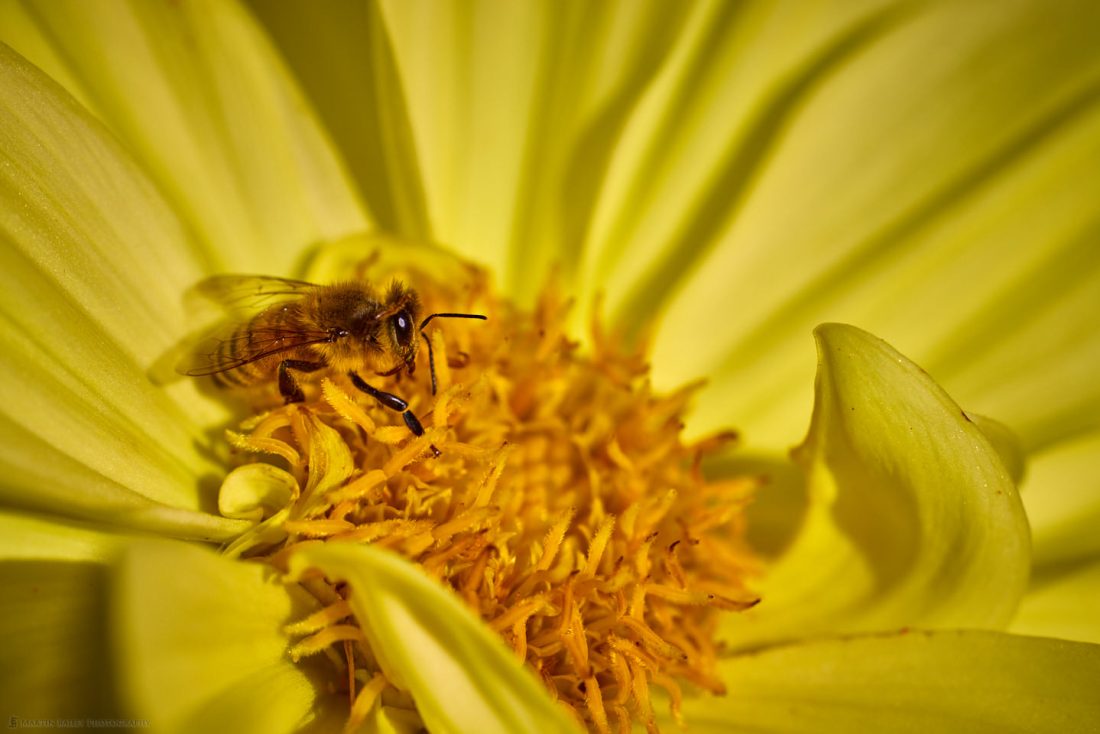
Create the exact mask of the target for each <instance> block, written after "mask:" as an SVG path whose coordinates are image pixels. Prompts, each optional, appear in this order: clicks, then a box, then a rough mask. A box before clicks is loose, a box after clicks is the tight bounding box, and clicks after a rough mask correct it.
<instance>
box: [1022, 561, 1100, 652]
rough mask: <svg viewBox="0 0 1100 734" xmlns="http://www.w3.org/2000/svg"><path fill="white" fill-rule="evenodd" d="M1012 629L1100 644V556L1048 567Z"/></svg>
mask: <svg viewBox="0 0 1100 734" xmlns="http://www.w3.org/2000/svg"><path fill="white" fill-rule="evenodd" d="M1010 629H1011V630H1012V631H1013V632H1017V633H1019V634H1024V635H1042V636H1044V637H1060V638H1063V639H1066V640H1079V641H1081V642H1094V643H1100V559H1095V558H1094V559H1093V560H1092V561H1090V562H1083V563H1078V564H1076V565H1073V566H1069V567H1066V568H1062V569H1059V570H1057V571H1055V570H1048V571H1047V572H1046V573H1044V574H1043V575H1042V576H1041V577H1040V578H1037V579H1035V581H1034V582H1033V584H1032V587H1031V588H1030V589H1028V593H1027V596H1025V597H1024V600H1023V602H1022V603H1021V604H1020V609H1019V611H1018V612H1017V613H1016V617H1015V619H1013V621H1012V626H1011V627H1010Z"/></svg>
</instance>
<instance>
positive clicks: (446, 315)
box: [420, 313, 489, 395]
mask: <svg viewBox="0 0 1100 734" xmlns="http://www.w3.org/2000/svg"><path fill="white" fill-rule="evenodd" d="M432 319H481V320H482V321H488V320H489V317H488V316H483V315H482V314H479V313H433V314H431V315H429V316H427V317H425V318H424V320H423V321H421V322H420V336H422V337H424V343H425V344H427V345H428V371H429V372H431V375H432V395H435V390H436V382H435V354H434V353H433V352H432V340H431V339H429V338H428V335H427V334H425V333H424V327H425V326H427V325H428V322H429V321H431V320H432Z"/></svg>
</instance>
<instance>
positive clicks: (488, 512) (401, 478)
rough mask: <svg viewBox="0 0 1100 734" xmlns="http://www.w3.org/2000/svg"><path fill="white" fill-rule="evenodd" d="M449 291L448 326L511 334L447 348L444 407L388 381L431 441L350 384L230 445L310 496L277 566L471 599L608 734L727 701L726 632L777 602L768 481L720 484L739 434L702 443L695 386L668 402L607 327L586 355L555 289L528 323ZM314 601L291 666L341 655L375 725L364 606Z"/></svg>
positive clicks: (438, 399) (359, 702) (442, 345)
mask: <svg viewBox="0 0 1100 734" xmlns="http://www.w3.org/2000/svg"><path fill="white" fill-rule="evenodd" d="M477 282H478V283H481V282H483V281H482V280H478V281H477ZM429 285H430V283H429V282H427V280H426V279H425V282H424V283H423V284H418V286H419V290H420V294H421V298H422V299H424V301H425V302H426V306H428V307H429V308H431V309H433V310H435V311H451V310H455V309H456V308H464V309H466V310H469V311H471V312H475V311H476V312H485V313H487V314H488V316H489V321H488V322H485V323H482V322H476V323H475V324H463V323H454V324H453V323H451V322H448V323H447V324H446V327H443V326H440V327H439V328H435V327H434V326H433V327H432V328H431V329H430V330H429V331H430V338H431V340H432V342H431V343H432V349H433V353H434V357H435V360H436V378H437V382H438V392H437V394H436V395H434V396H433V395H432V394H431V391H430V388H429V381H428V379H427V375H426V374H423V375H422V373H421V372H420V371H418V372H417V375H416V379H415V380H410V379H408V376H405V377H404V378H402V379H401V380H400V381H398V376H397V375H394V376H389V377H385V376H379V377H377V378H376V379H375V378H373V377H372V379H371V384H372V385H375V386H376V387H378V389H384V390H387V391H389V392H392V393H393V394H395V395H398V396H400V397H401V398H402V399H403V400H406V401H407V402H408V403H409V406H410V409H411V410H413V411H414V412H415V414H416V415H417V416H418V418H419V419H420V422H421V424H422V426H423V427H424V435H421V436H413V435H411V433H410V431H409V429H408V427H407V426H406V425H404V421H402V420H401V418H400V417H399V416H398V414H396V413H395V412H393V411H392V410H389V409H387V408H385V407H383V406H380V405H379V404H378V403H377V402H376V401H374V400H373V399H372V398H370V397H368V396H366V395H361V394H358V393H356V392H350V393H349V392H348V390H350V389H351V386H350V384H349V383H348V382H347V381H346V380H344V379H343V378H342V377H341V376H340V375H331V376H329V377H326V378H324V379H322V380H321V388H320V390H319V391H318V390H316V388H314V389H313V390H312V392H309V393H307V395H308V396H309V399H307V401H306V402H305V403H302V404H296V405H289V406H282V407H278V408H275V409H272V410H270V412H267V413H264V414H262V415H261V416H259V417H257V418H253V419H249V420H248V421H246V422H245V424H244V425H243V426H242V428H241V432H240V433H235V432H230V433H228V434H227V435H228V437H229V441H230V443H231V444H232V445H233V446H234V447H235V448H237V449H239V450H240V451H243V452H247V453H249V454H268V455H272V456H275V457H277V458H276V459H275V460H276V461H281V462H284V463H285V464H286V465H287V466H286V469H287V470H288V471H289V472H290V473H291V474H292V475H293V476H294V477H295V479H297V480H298V481H299V483H300V486H302V487H303V491H302V496H301V497H298V498H296V499H295V500H294V501H293V502H292V503H291V504H290V505H289V506H288V507H287V508H286V510H285V511H286V518H285V519H280V522H282V526H281V527H282V529H283V530H284V531H285V533H287V534H288V537H287V538H286V539H285V540H284V541H282V543H281V544H278V545H274V546H273V547H270V548H268V547H266V546H260V548H258V549H257V551H256V552H258V551H259V550H263V552H267V553H268V555H267V559H268V561H269V562H270V563H271V564H273V565H274V566H276V567H277V568H285V567H286V562H287V558H288V556H289V555H290V554H293V553H294V552H295V550H296V549H297V548H300V547H303V546H306V545H309V544H314V543H320V542H341V543H372V544H374V545H376V546H380V547H385V548H389V549H391V550H393V551H395V552H397V553H400V554H402V555H404V556H406V557H407V558H409V559H411V560H413V561H414V562H416V563H419V564H420V565H421V566H422V567H423V568H424V570H425V571H426V572H427V573H428V574H429V575H431V576H433V577H434V578H436V579H438V580H439V581H440V582H441V583H443V584H446V585H448V586H450V587H451V588H453V589H454V590H455V591H456V592H457V593H458V594H459V595H460V597H461V598H462V599H463V600H464V601H465V603H466V604H467V605H468V606H469V607H470V608H471V610H472V611H473V612H475V613H476V614H478V615H479V616H481V618H483V619H484V620H485V621H486V623H487V625H488V626H489V628H491V629H492V630H494V631H496V632H497V633H498V634H500V635H501V637H502V638H503V639H504V640H505V641H506V642H507V643H508V644H509V645H510V646H511V647H512V649H513V650H514V651H515V653H516V655H517V656H518V657H519V658H520V659H521V660H524V661H526V662H527V664H528V665H529V666H530V667H531V668H532V669H533V670H534V671H536V672H537V674H538V675H539V676H540V677H541V678H542V680H544V681H545V682H546V685H547V689H548V691H549V692H550V693H551V694H552V695H554V696H556V697H557V698H559V699H560V700H561V701H562V702H563V703H564V704H566V705H568V706H569V707H570V708H571V710H572V711H573V712H574V713H575V714H576V715H577V716H578V718H579V719H581V720H582V721H583V722H584V723H585V724H586V725H587V726H588V727H589V728H591V729H592V730H594V731H597V732H610V731H612V725H614V729H615V730H617V731H628V730H630V728H631V726H632V722H633V723H637V724H640V725H643V726H645V728H646V729H647V730H649V731H655V730H656V720H657V719H656V714H655V712H654V710H653V706H652V698H651V693H650V687H651V686H653V685H657V686H660V687H661V688H662V689H664V690H665V691H667V692H668V699H669V706H670V709H671V713H672V716H673V718H675V719H677V720H679V716H680V709H681V699H682V694H681V686H682V684H683V683H684V682H687V683H690V684H691V685H693V686H695V687H697V688H700V689H703V690H706V691H713V692H721V691H722V684H721V681H720V680H719V679H718V677H717V675H716V672H715V671H716V670H717V656H718V650H719V644H718V642H717V641H716V640H715V639H714V633H715V630H716V629H717V627H718V624H717V620H718V616H719V615H720V614H722V613H725V612H731V611H739V610H743V609H747V608H748V607H751V606H752V605H753V604H755V603H756V602H757V601H758V598H757V597H756V596H755V595H754V594H752V593H751V592H750V591H749V590H748V589H747V587H746V579H747V578H748V577H749V576H750V575H751V574H752V573H753V571H754V569H755V567H756V561H755V560H754V559H753V557H752V556H751V555H750V554H749V553H748V552H747V551H746V549H745V546H744V543H743V541H742V538H743V533H744V519H743V514H742V513H743V510H744V507H745V505H746V504H747V502H748V500H749V498H750V497H751V494H752V490H753V489H754V488H755V486H756V485H757V484H758V482H757V480H755V479H752V478H742V477H739V478H727V479H723V480H721V481H710V480H708V478H707V477H706V476H705V474H704V472H703V470H702V468H701V467H702V464H701V460H702V457H703V456H704V455H706V454H709V453H712V452H713V451H716V450H718V449H719V448H721V447H722V446H726V445H728V444H729V443H730V441H731V440H732V439H733V436H732V434H730V433H722V434H716V435H714V436H710V437H707V438H704V439H701V440H698V441H696V442H695V443H691V444H689V443H686V442H684V441H683V440H682V439H681V437H680V429H681V427H682V424H683V411H684V410H685V408H686V406H687V404H688V401H689V400H690V398H691V396H692V394H693V392H694V387H689V388H685V389H682V390H680V391H677V392H676V393H674V394H672V395H668V396H660V395H656V394H654V393H653V392H651V389H650V386H649V381H648V373H647V368H646V365H645V361H644V356H643V355H642V354H641V353H640V352H631V351H627V350H625V349H623V348H622V346H621V345H620V344H618V343H617V342H616V341H615V339H614V338H613V336H612V335H610V334H607V333H604V332H603V331H602V330H600V329H598V328H597V329H594V334H593V338H594V342H593V346H592V354H591V356H585V355H584V354H582V352H581V351H580V350H579V348H578V346H577V344H576V343H574V342H571V341H569V340H568V339H567V338H566V337H565V334H564V332H563V329H564V324H565V322H566V319H565V313H564V311H565V308H566V304H565V302H564V301H563V300H562V299H561V298H559V297H558V295H557V294H556V293H555V292H554V290H553V289H550V290H548V291H547V292H546V293H544V294H543V296H542V298H541V299H540V300H539V302H538V304H537V306H536V308H535V310H534V312H533V313H525V312H522V311H519V310H518V309H516V308H514V307H513V306H511V305H510V304H507V303H505V302H501V301H498V300H496V299H494V298H493V297H492V295H491V294H490V293H488V292H487V291H485V290H479V289H478V288H473V289H469V290H463V288H462V287H461V286H460V285H459V284H449V283H441V284H436V286H435V287H429ZM479 288H480V286H479ZM471 293H472V294H473V295H472V296H471V295H470V294H471ZM470 298H476V299H477V300H476V302H473V301H470V300H469V299H470ZM455 321H461V320H455ZM422 346H423V345H422ZM425 351H426V350H425ZM455 355H457V358H455ZM424 372H426V369H425V370H424ZM330 378H331V379H330ZM432 446H434V447H436V448H437V449H438V450H439V453H440V455H439V456H438V457H437V456H435V455H434V453H433V451H432V450H431V447H432ZM300 583H301V584H302V585H303V586H304V587H306V588H307V589H308V590H309V591H310V592H311V593H313V595H314V596H316V597H317V598H318V600H319V601H320V602H321V605H322V608H321V610H320V611H318V612H316V613H314V614H312V615H310V616H309V617H307V618H305V619H303V620H300V621H298V622H296V623H294V624H292V625H290V626H289V627H288V628H287V629H288V632H289V633H290V634H293V635H296V636H297V635H307V636H306V637H305V638H304V639H301V640H299V641H298V642H297V644H295V645H294V646H293V647H292V648H291V650H290V655H291V657H292V658H294V659H298V658H299V657H303V656H306V655H312V654H315V653H317V652H324V653H325V656H326V658H327V659H328V660H329V661H331V663H332V665H333V666H334V669H335V671H336V673H337V674H338V675H339V676H340V683H339V684H338V687H339V688H343V687H344V686H345V685H346V686H347V688H348V695H349V696H354V702H353V703H352V704H351V707H350V708H351V712H350V715H349V719H348V727H349V728H355V727H357V726H358V725H359V724H360V723H362V722H363V721H365V718H366V717H367V716H368V714H369V712H370V710H371V708H372V707H373V706H374V705H375V704H376V703H377V701H378V697H379V696H380V695H381V692H382V691H383V690H384V689H385V688H386V686H387V685H388V683H387V682H386V679H385V678H384V677H382V676H381V671H380V670H379V668H378V667H377V664H376V661H374V660H373V658H372V656H371V653H370V648H369V646H368V645H367V643H366V640H365V638H364V636H363V634H362V631H361V630H360V629H359V627H358V624H359V621H358V620H356V619H355V617H354V615H353V614H352V613H351V609H350V607H349V606H348V604H347V602H346V601H345V597H346V596H347V590H346V589H343V588H342V587H339V588H334V587H332V586H331V585H330V584H329V583H328V582H326V581H325V580H324V579H323V577H321V576H320V574H309V573H307V574H305V575H304V576H303V577H302V578H301V581H300ZM363 593H370V590H369V589H367V590H365V591H364V592H363ZM337 643H344V649H343V655H342V656H341V655H339V654H338V652H339V649H338V647H336V648H334V646H335V645H337ZM425 664H431V663H430V661H425ZM357 676H358V679H359V683H360V685H361V686H362V688H361V690H360V691H359V692H358V693H356V692H355V684H354V679H355V678H356V677H357ZM345 677H346V678H347V681H348V682H347V683H346V684H345V682H344V680H343V679H344V678H345ZM364 681H368V682H367V683H365V684H363V682H364ZM605 697H606V699H605Z"/></svg>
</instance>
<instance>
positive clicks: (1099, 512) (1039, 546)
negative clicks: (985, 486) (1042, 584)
mask: <svg viewBox="0 0 1100 734" xmlns="http://www.w3.org/2000/svg"><path fill="white" fill-rule="evenodd" d="M1023 498H1024V505H1025V506H1026V507H1027V516H1028V519H1029V520H1030V521H1031V529H1032V535H1033V537H1034V542H1035V554H1034V555H1035V561H1034V562H1035V565H1036V566H1037V567H1038V568H1039V569H1043V568H1045V567H1055V568H1056V567H1058V566H1064V565H1067V564H1073V563H1076V562H1080V561H1083V560H1084V561H1087V560H1089V559H1094V558H1097V557H1100V533H1098V532H1097V528H1098V527H1100V432H1095V431H1094V432H1092V433H1089V434H1085V435H1082V436H1079V437H1077V438H1074V439H1072V440H1068V441H1064V442H1060V443H1057V444H1055V445H1053V446H1050V447H1048V448H1046V449H1044V450H1042V451H1040V452H1038V453H1037V454H1036V455H1035V458H1034V459H1033V461H1032V464H1031V466H1030V471H1029V473H1028V477H1027V482H1026V484H1025V485H1024V492H1023Z"/></svg>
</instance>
